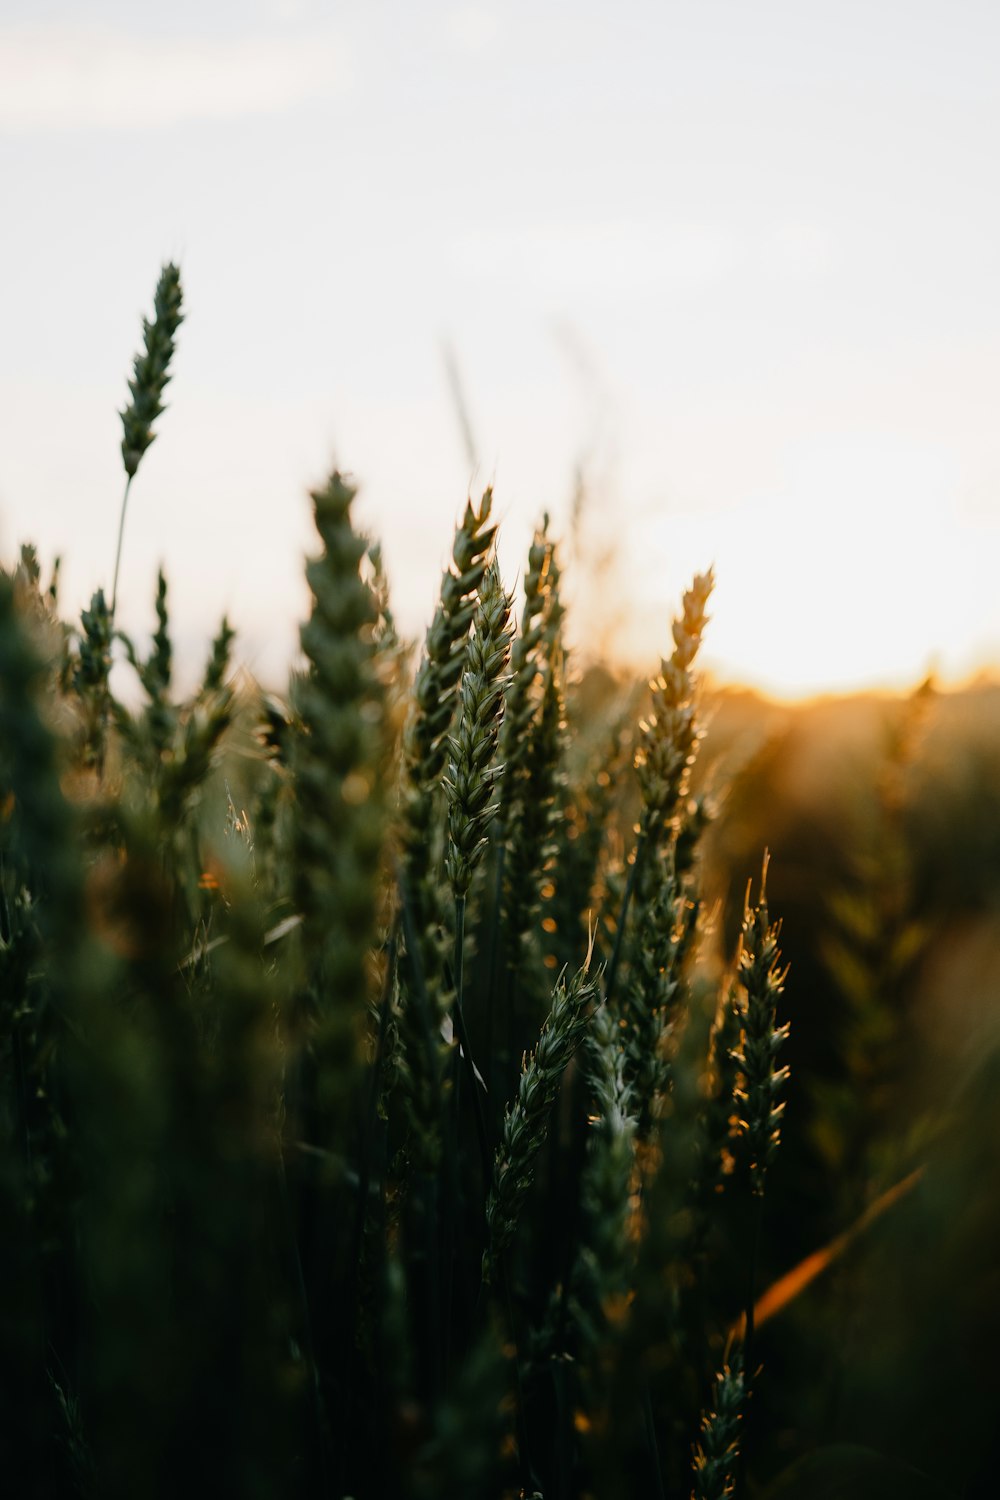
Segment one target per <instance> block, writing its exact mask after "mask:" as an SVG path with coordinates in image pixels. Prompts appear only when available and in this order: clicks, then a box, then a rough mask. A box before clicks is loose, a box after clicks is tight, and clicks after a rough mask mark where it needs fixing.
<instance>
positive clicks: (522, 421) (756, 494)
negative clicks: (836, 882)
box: [0, 0, 1000, 693]
mask: <svg viewBox="0 0 1000 1500" xmlns="http://www.w3.org/2000/svg"><path fill="white" fill-rule="evenodd" d="M998 83H1000V6H998V5H996V3H995V0H991V3H985V0H981V3H973V0H906V3H904V0H865V3H858V0H836V3H827V0H816V3H813V0H756V3H752V4H751V3H748V0H740V3H724V0H697V3H695V0H689V3H675V0H660V3H656V4H653V3H638V0H616V3H615V4H613V5H612V4H610V3H601V4H597V3H593V0H574V3H572V4H569V3H566V4H564V3H545V0H534V3H532V4H527V3H522V0H507V3H505V4H504V5H502V6H501V5H491V4H480V5H454V4H446V3H435V0H431V3H425V4H423V5H420V6H416V5H412V4H405V3H401V0H366V3H364V4H354V3H345V4H341V5H338V6H333V5H321V4H314V3H309V0H272V3H265V0H241V3H239V4H235V3H225V0H223V3H211V0H202V3H198V4H195V3H192V0H175V3H173V4H172V5H171V6H170V7H169V9H167V8H164V7H153V6H143V5H140V4H136V3H135V0H128V3H124V0H122V3H112V0H104V3H95V0H89V3H86V4H82V3H79V0H77V3H72V4H70V3H66V0H61V3H59V0H30V3H26V0H4V3H3V5H2V6H0V226H2V263H3V269H4V275H3V277H2V279H0V552H2V553H3V554H4V555H5V556H7V557H8V558H9V557H10V556H12V554H13V552H14V549H15V547H16V546H17V544H18V543H19V542H20V541H22V540H25V539H33V540H35V541H36V542H37V544H38V545H39V547H40V549H41V551H42V553H43V556H45V557H46V558H48V557H51V556H52V555H53V554H54V553H56V552H59V553H61V554H62V555H63V557H64V560H65V562H64V566H65V575H66V576H65V598H66V603H67V604H68V605H79V604H80V603H83V602H85V601H86V599H87V598H88V597H89V594H90V591H91V590H92V589H93V588H94V587H96V586H97V585H98V584H101V583H103V584H104V585H105V586H109V584H110V575H111V570H112V565H113V553H114V541H115V531H116V527H117V520H118V509H119V504H120V498H121V488H122V484H123V478H122V473H121V459H120V454H119V441H120V424H119V420H118V416H117V412H118V409H119V408H120V407H121V406H122V404H123V403H124V401H125V400H126V397H127V392H126V378H127V374H128V372H129V367H130V363H131V359H132V356H133V354H134V352H135V350H136V347H137V345H138V341H139V336H140V318H141V315H142V314H143V312H146V311H148V310H149V309H150V305H151V300H152V292H153V287H154V284H155V281H156V277H157V274H158V271H159V267H160V265H161V263H162V262H163V261H164V260H166V259H168V258H174V259H177V260H179V262H180V264H181V268H182V274H183V279H184V286H185V295H186V311H187V320H186V322H185V323H184V325H183V327H182V329H181V335H180V341H179V347H178V353H177V357H176V361H175V379H174V382H173V384H172V385H171V386H170V387H169V400H170V409H169V410H168V411H167V412H166V414H165V415H164V417H163V418H162V419H161V421H160V423H159V428H158V431H159V436H158V438H157V441H156V443H155V444H154V445H153V447H152V448H151V449H150V451H149V453H148V454H147V455H146V458H145V459H144V461H143V465H142V467H141V469H140V472H139V475H138V478H137V480H136V483H135V485H134V486H133V493H132V499H131V502H130V515H129V522H128V529H127V533H126V539H125V552H124V559H123V580H122V584H121V588H120V604H119V612H120V618H121V620H122V622H123V623H124V624H125V625H126V626H128V627H130V628H132V629H133V630H134V631H135V632H136V633H139V634H141V633H142V632H143V631H145V630H147V629H148V628H149V627H150V625H151V623H152V613H153V612H152V598H153V591H154V584H155V574H156V567H157V564H158V562H160V561H161V560H162V561H163V562H164V564H165V565H166V567H167V570H168V575H169V578H170V582H171V586H172V593H173V599H174V602H175V609H176V620H177V627H178V634H179V636H180V637H181V639H182V644H183V647H184V649H185V650H186V651H187V652H188V653H189V656H190V655H191V654H192V653H194V652H195V651H197V652H199V653H200V652H201V650H202V649H203V647H204V643H205V642H206V641H207V638H208V637H209V636H210V635H211V633H212V632H213V630H214V628H215V625H216V623H217V619H218V616H219V615H220V614H221V612H222V610H223V609H227V610H228V611H229V612H230V615H231V617H232V619H233V620H234V622H235V624H236V625H237V627H238V628H239V630H240V652H241V654H242V656H243V658H244V659H245V660H247V661H248V663H249V664H250V665H251V667H252V668H253V669H254V670H255V671H257V673H258V674H259V675H261V676H263V677H264V678H266V679H268V680H271V681H273V682H276V683H279V682H280V681H281V678H282V676H283V671H284V667H285V665H286V664H287V661H288V659H289V658H290V656H291V654H292V653H293V651H294V650H295V644H296V628H297V621H298V620H299V618H300V617H301V614H302V612H303V610H304V609H305V607H306V600H305V592H304V586H303V584H302V582H301V561H302V556H303V552H304V551H305V550H306V549H307V548H309V547H310V546H311V545H312V542H311V524H310V518H309V508H308V503H307V501H306V498H305V492H306V489H307V488H308V486H310V485H311V484H316V483H318V482H320V481H322V479H323V477H324V475H325V473H326V472H327V470H328V469H329V467H330V466H331V465H332V464H333V462H337V463H338V464H339V465H340V466H341V467H342V468H345V469H349V470H351V471H353V473H354V474H355V475H356V476H357V478H358V480H359V482H360V483H361V486H362V488H361V495H360V499H359V507H358V509H359V517H360V519H361V520H362V522H363V523H364V524H365V525H366V526H368V527H370V528H371V529H372V530H373V531H375V532H377V533H378V534H379V535H381V537H382V539H383V542H384V549H385V554H386V558H387V563H388V567H389V572H390V577H391V581H392V584H393V589H394V594H395V599H396V605H397V612H398V614H399V616H400V618H401V621H402V623H403V625H404V626H405V627H406V628H407V629H409V630H410V631H412V632H416V631H417V630H418V629H419V628H420V626H421V624H422V623H423V621H424V620H426V618H427V616H428V614H429V612H430V609H431V607H432V603H433V599H434V595H435V591H436V588H437V582H438V577H439V573H440V568H441V565H442V563H443V561H444V559H445V556H446V553H447V549H448V546H449V541H450V533H451V528H452V525H453V522H454V520H455V517H456V515H457V514H458V512H459V510H460V508H461V505H462V503H463V501H464V498H465V495H466V493H467V491H468V489H469V488H470V485H471V487H472V489H473V490H478V489H480V488H481V487H482V486H483V484H485V483H486V482H489V481H493V483H494V485H495V493H496V500H497V506H498V509H499V512H500V514H501V516H502V517H503V519H504V540H503V546H502V549H501V560H502V562H503V564H504V570H505V573H506V575H507V577H508V579H509V580H510V581H513V579H514V578H515V577H516V574H517V572H518V569H519V567H520V565H521V558H522V554H523V552H524V550H525V547H526V544H527V541H528V537H529V534H530V530H531V527H532V525H533V523H534V521H535V520H536V519H537V518H538V516H539V515H540V514H541V512H542V510H543V509H546V508H547V509H549V510H550V511H551V512H552V516H553V523H554V527H555V529H556V531H557V532H560V531H561V532H563V533H565V532H566V531H567V528H568V521H569V513H570V504H571V496H572V491H573V483H574V472H575V470H576V468H577V467H578V466H579V465H580V464H582V465H583V469H584V473H585V476H586V480H587V484H588V492H589V494H590V508H589V516H590V521H589V525H588V529H587V550H588V553H589V557H590V561H589V563H588V564H587V566H586V567H585V566H584V565H583V564H581V565H580V566H579V567H578V568H577V571H576V585H577V586H576V589H575V593H576V595H577V598H576V610H577V631H578V634H582V633H583V632H584V630H585V629H590V630H591V631H597V630H600V629H605V630H608V631H613V632H614V634H613V644H614V646H615V648H616V649H618V650H620V651H627V652H631V653H632V655H633V656H634V657H635V658H636V660H637V661H639V662H641V663H643V664H644V665H652V664H653V663H654V662H655V659H656V656H657V654H658V653H659V651H660V650H663V649H668V647H669V618H670V614H671V612H672V610H673V608H674V607H675V604H676V601H677V599H678V596H679V594H680V592H681V590H682V589H683V587H684V585H685V582H686V581H687V579H688V578H689V577H690V575H691V574H692V573H693V572H694V571H700V570H703V569H704V568H705V567H706V566H707V565H708V564H709V563H714V564H715V567H716V573H717V579H718V582H717V593H716V599H715V605H714V611H713V615H714V618H713V623H712V626H711V627H710V632H709V636H708V640H707V646H708V658H709V660H710V663H711V664H712V666H713V667H714V669H715V670H716V672H717V673H719V674H720V675H721V676H723V677H724V678H729V679H738V680H743V681H748V682H750V683H752V684H754V685H757V686H760V687H763V688H765V689H768V690H771V691H776V692H780V693H791V692H801V691H807V690H822V689H839V688H853V687H857V686H864V685H868V686H873V685H879V686H882V685H892V686H901V685H904V684H906V683H907V682H910V681H912V680H914V679H916V678H917V677H919V676H920V675H921V674H922V673H923V672H924V671H926V669H927V668H928V667H929V666H934V667H936V668H937V669H938V670H939V671H940V672H942V673H943V674H944V675H945V677H949V676H950V677H952V678H955V677H958V676H961V675H962V674H963V673H966V672H968V671H970V670H973V669H975V668H977V667H979V666H981V665H984V664H988V663H996V662H997V661H1000V588H998V587H997V585H996V581H995V580H996V576H997V572H998V566H1000V427H998V423H997V419H996V415H995V409H996V406H997V404H998V399H1000V297H998V295H997V292H996V285H997V277H998V267H1000V195H998V193H997V190H996V157H997V148H998V146H1000V87H998ZM446 342H447V343H448V344H449V345H450V346H451V348H452V349H453V351H454V354H455V357H456V359H457V362H458V365H459V367H460V369H461V372H462V378H463V383H464V387H465V393H466V398H467V402H468V406H469V410H470V413H471V418H472V423H473V427H474V431H475V435H476V440H477V448H478V455H479V466H478V469H477V470H476V472H475V473H474V474H472V473H470V467H469V463H468V460H467V458H466V455H465V451H464V448H463V445H462V441H461V437H460V433H459V427H458V423H457V420H456V416H455V411H454V407H453V404H452V400H451V397H450V395H449V388H448V383H447V379H446V375H445V364H444V359H443V355H442V348H443V345H444V344H445V343H446ZM612 542H613V543H614V545H615V556H614V558H613V560H612V564H611V566H610V567H609V568H608V569H607V570H605V571H604V572H603V573H602V572H601V570H600V569H599V568H598V567H597V566H596V563H597V562H599V560H600V558H599V554H600V552H601V550H602V549H604V548H606V547H608V546H609V545H610V544H611V543H612ZM595 554H597V556H595ZM567 565H568V569H569V571H570V573H571V574H572V572H573V567H574V564H573V559H572V558H567ZM581 595H582V596H584V597H580V596H581Z"/></svg>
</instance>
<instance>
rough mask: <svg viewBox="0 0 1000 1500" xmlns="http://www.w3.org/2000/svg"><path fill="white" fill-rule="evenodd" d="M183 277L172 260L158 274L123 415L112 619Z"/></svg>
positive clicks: (163, 383) (159, 404)
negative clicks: (135, 485) (131, 497)
mask: <svg viewBox="0 0 1000 1500" xmlns="http://www.w3.org/2000/svg"><path fill="white" fill-rule="evenodd" d="M181 300H182V293H181V273H180V271H179V270H178V268H177V267H176V266H175V265H174V264H173V262H172V261H168V262H167V264H166V265H165V266H164V267H163V270H162V271H161V272H160V279H159V281H158V282H157V283H156V292H155V293H154V296H153V321H152V322H150V321H149V319H148V318H143V320H142V334H143V344H144V348H143V349H142V350H141V352H140V353H139V354H137V355H136V357H135V361H134V363H133V366H132V379H131V380H130V381H129V383H128V388H129V390H130V391H131V393H132V400H131V401H130V402H129V404H128V406H126V408H125V410H124V411H123V412H121V414H120V415H121V419H122V462H123V463H124V465H125V475H126V478H125V494H124V496H123V497H122V510H121V518H120V520H119V522H118V545H117V547H116V549H115V575H114V579H113V581H112V584H111V619H112V622H113V621H114V618H115V607H116V605H117V603H118V569H119V567H120V566H121V560H122V536H123V535H124V532H125V512H126V510H127V509H128V492H129V489H130V487H131V484H132V480H133V479H134V478H135V474H136V470H137V469H138V467H139V464H140V463H141V461H142V455H143V454H144V453H145V451H146V449H147V448H148V447H149V445H150V444H151V443H152V441H153V439H154V438H155V437H156V433H155V432H154V431H153V423H154V422H155V421H156V418H157V417H158V416H160V415H161V413H162V412H163V409H164V408H163V392H164V389H165V388H166V385H167V382H168V380H169V379H170V374H169V370H170V361H171V360H172V359H173V356H174V343H175V340H176V337H177V330H178V328H179V327H180V325H181V323H182V321H183V314H182V313H181Z"/></svg>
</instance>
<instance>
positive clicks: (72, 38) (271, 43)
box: [0, 27, 351, 133]
mask: <svg viewBox="0 0 1000 1500" xmlns="http://www.w3.org/2000/svg"><path fill="white" fill-rule="evenodd" d="M0 78H3V80H4V83H3V88H2V89H0V132H5V133H12V132H21V131H25V130H39V129H42V130H45V129H49V130H68V129H74V130H76V129H86V128H88V127H90V128H99V129H118V128H128V129H141V128H143V127H156V126H162V125H176V124H179V123H182V122H184V121H189V120H232V119H239V118H241V117H243V116H248V115H261V114H277V113H280V112H281V111H283V110H287V109H290V108H292V107H293V106H295V105H297V104H300V103H303V102H304V101H306V100H309V99H315V98H320V97H323V96H324V95H331V94H336V95H342V94H343V93H345V92H346V91H347V90H348V89H349V87H350V84H351V65H350V57H349V54H348V50H347V48H346V46H345V45H344V44H343V42H342V41H341V40H340V39H339V38H337V37H335V36H333V35H332V34H330V33H329V32H324V33H323V34H321V35H319V36H317V35H315V34H313V35H310V36H297V37H294V38H290V37H286V38H282V37H271V36H258V37H249V38H246V39H244V40H239V41H232V42H229V41H217V40H214V39H213V40H202V39H197V40H195V39H189V40H174V39H170V40H159V39H157V40H154V39H152V38H145V37H138V36H129V35H126V34H123V33H121V32H116V31H110V30H99V29H93V28H70V27H58V28H57V27H51V28H41V27H18V28H8V29H0Z"/></svg>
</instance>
